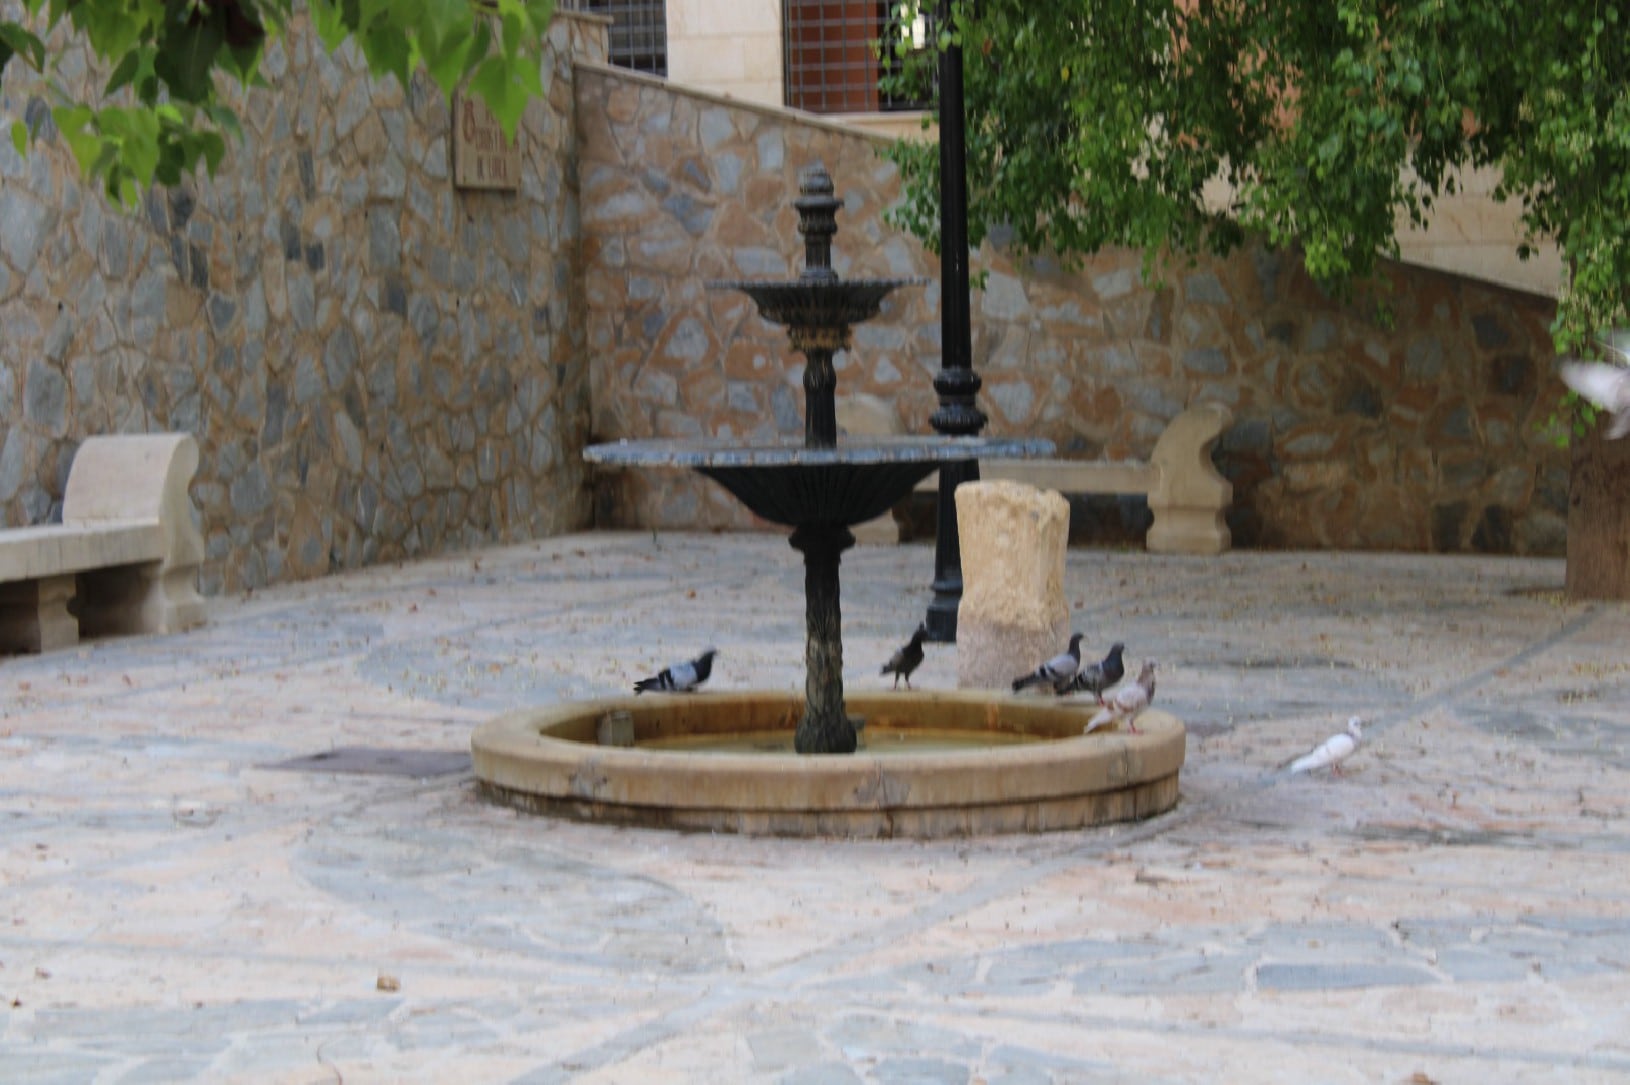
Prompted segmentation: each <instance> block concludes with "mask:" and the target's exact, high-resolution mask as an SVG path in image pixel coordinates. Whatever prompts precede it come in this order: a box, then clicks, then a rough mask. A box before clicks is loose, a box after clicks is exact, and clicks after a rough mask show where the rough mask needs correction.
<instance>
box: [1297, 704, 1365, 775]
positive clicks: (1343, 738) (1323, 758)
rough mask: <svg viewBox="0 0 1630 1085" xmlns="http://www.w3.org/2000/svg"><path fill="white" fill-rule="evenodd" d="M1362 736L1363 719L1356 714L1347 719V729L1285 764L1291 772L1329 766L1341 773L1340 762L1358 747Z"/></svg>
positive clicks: (1335, 771) (1330, 768) (1333, 770)
mask: <svg viewBox="0 0 1630 1085" xmlns="http://www.w3.org/2000/svg"><path fill="white" fill-rule="evenodd" d="M1363 737H1364V721H1363V720H1361V719H1359V718H1358V717H1357V716H1350V717H1348V719H1347V730H1346V731H1342V732H1338V733H1336V734H1333V735H1331V736H1330V737H1329V738H1327V739H1325V740H1324V741H1323V742H1321V743H1319V744H1318V745H1317V746H1315V747H1313V748H1312V749H1311V750H1309V751H1308V752H1307V753H1304V754H1303V755H1302V756H1301V757H1298V758H1296V759H1295V760H1294V761H1292V762H1290V764H1289V765H1287V766H1285V768H1286V770H1287V771H1289V772H1292V773H1296V772H1312V771H1313V770H1314V769H1322V768H1329V770H1330V771H1331V772H1332V773H1333V774H1335V775H1337V776H1340V775H1341V763H1342V762H1343V761H1345V760H1347V758H1349V757H1351V756H1352V753H1353V751H1354V750H1356V749H1358V743H1359V740H1360V739H1362V738H1363Z"/></svg>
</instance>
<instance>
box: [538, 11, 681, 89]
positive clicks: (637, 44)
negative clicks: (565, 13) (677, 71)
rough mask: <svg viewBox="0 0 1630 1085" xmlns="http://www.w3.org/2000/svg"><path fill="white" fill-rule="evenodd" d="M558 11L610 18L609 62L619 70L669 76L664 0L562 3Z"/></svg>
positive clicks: (666, 15)
mask: <svg viewBox="0 0 1630 1085" xmlns="http://www.w3.org/2000/svg"><path fill="white" fill-rule="evenodd" d="M561 7H563V8H567V9H569V10H571V11H590V12H593V13H594V14H596V15H609V16H610V17H611V35H610V46H611V55H610V57H609V58H608V59H610V61H611V62H612V63H613V64H615V65H617V66H618V67H620V68H631V69H633V70H634V71H636V72H649V73H650V74H652V75H662V76H666V75H667V74H668V14H667V8H666V4H665V0H563V3H562V4H561Z"/></svg>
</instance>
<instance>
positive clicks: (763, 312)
mask: <svg viewBox="0 0 1630 1085" xmlns="http://www.w3.org/2000/svg"><path fill="white" fill-rule="evenodd" d="M928 282H930V280H928V279H923V278H916V279H839V278H837V277H836V276H832V277H831V278H827V277H824V276H821V275H819V274H810V273H805V275H804V276H803V277H802V278H799V279H729V280H719V281H714V282H710V283H708V284H707V285H708V288H709V289H710V290H739V291H741V292H742V293H744V294H746V295H747V296H748V297H750V298H752V299H753V301H754V302H755V303H756V304H757V305H758V312H759V315H760V316H762V317H763V318H764V319H765V320H768V321H770V322H771V323H772V324H785V325H787V326H788V327H792V328H842V327H849V326H850V325H854V324H859V323H861V322H862V321H866V320H870V319H871V318H872V317H874V316H876V315H877V314H878V311H879V310H880V309H881V308H882V306H883V299H884V298H885V297H887V296H888V294H889V292H890V291H891V290H893V289H895V288H896V287H900V286H923V285H926V284H927V283H928Z"/></svg>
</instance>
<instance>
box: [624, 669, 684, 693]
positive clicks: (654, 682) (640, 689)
mask: <svg viewBox="0 0 1630 1085" xmlns="http://www.w3.org/2000/svg"><path fill="white" fill-rule="evenodd" d="M673 688H674V679H673V675H671V674H669V673H668V672H667V671H663V672H662V673H661V674H659V675H656V676H654V677H651V678H641V679H640V680H639V681H638V682H635V683H634V692H635V693H660V692H662V691H663V690H665V689H673Z"/></svg>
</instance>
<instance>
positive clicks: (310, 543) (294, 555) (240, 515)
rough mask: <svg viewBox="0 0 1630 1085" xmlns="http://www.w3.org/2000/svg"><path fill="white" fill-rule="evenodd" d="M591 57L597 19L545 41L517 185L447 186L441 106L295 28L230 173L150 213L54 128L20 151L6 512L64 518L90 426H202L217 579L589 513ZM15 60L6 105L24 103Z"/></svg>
mask: <svg viewBox="0 0 1630 1085" xmlns="http://www.w3.org/2000/svg"><path fill="white" fill-rule="evenodd" d="M573 56H586V57H588V58H590V59H594V60H603V59H604V56H605V41H604V23H603V20H597V19H593V18H582V17H570V16H563V17H561V18H558V19H557V20H556V23H555V25H554V27H553V28H552V30H551V35H550V47H549V49H548V51H547V54H546V55H545V56H544V57H543V58H542V61H541V62H542V64H543V66H544V69H545V70H544V82H545V85H546V86H547V87H548V88H549V94H548V100H547V101H546V102H543V103H535V104H534V105H533V106H532V107H531V108H530V109H529V110H528V112H527V115H526V118H525V120H524V122H523V134H522V137H521V138H522V141H523V142H522V147H523V169H522V174H523V183H522V187H521V189H520V191H519V192H501V193H491V192H476V191H466V190H455V189H454V188H453V186H452V183H451V173H450V169H449V162H450V148H449V121H448V119H449V110H448V107H447V104H446V103H445V101H444V100H443V99H442V98H441V97H440V95H439V93H438V92H436V91H435V90H434V88H433V87H432V86H431V85H430V84H429V83H427V82H425V83H421V82H418V81H415V83H414V85H412V86H411V87H408V88H406V89H405V90H404V89H403V88H401V87H399V86H398V85H397V84H396V83H395V82H394V81H388V80H387V81H385V82H382V83H374V82H372V81H371V80H370V79H369V78H368V76H367V74H366V71H365V69H364V67H363V65H362V63H361V61H360V59H359V58H358V57H357V56H355V55H354V54H353V53H349V52H342V54H341V55H339V56H338V57H330V56H328V55H327V54H325V53H324V52H323V51H322V49H321V48H320V47H318V46H317V44H316V40H315V37H314V36H313V35H312V34H311V33H310V32H309V30H307V29H305V28H304V27H302V26H298V25H297V26H296V27H294V28H293V29H292V30H291V32H290V33H289V34H288V35H287V36H286V37H285V38H284V39H283V40H282V41H281V42H280V43H278V44H276V45H274V46H273V47H272V48H271V49H270V50H269V51H268V53H267V56H266V59H265V63H264V65H263V71H264V73H265V75H266V76H267V78H268V82H269V87H267V88H266V89H260V90H255V91H253V92H250V93H248V94H247V95H246V96H245V97H244V99H243V100H242V101H241V103H240V112H241V116H242V119H243V121H244V131H245V139H244V141H243V143H242V144H241V145H237V146H235V147H233V148H232V149H231V150H230V151H229V153H228V157H227V160H226V161H225V163H224V164H223V166H222V169H221V171H220V172H219V174H218V175H217V176H215V177H214V178H213V179H209V178H199V179H197V180H192V181H188V182H187V183H185V184H184V185H183V186H181V188H179V189H177V190H175V191H173V192H170V193H165V192H161V191H155V192H151V193H149V194H148V195H147V196H146V198H145V200H144V201H143V202H142V205H141V206H140V207H139V208H138V209H136V210H135V211H134V212H125V211H121V210H119V209H117V208H114V207H110V206H109V205H108V204H107V203H106V202H105V201H104V200H103V199H102V197H101V196H100V194H99V192H97V191H95V190H93V189H91V188H88V187H87V186H86V185H85V184H84V183H83V182H81V180H80V179H79V176H78V173H77V170H76V169H75V168H74V166H73V163H72V160H71V158H70V157H69V155H68V153H67V151H66V149H65V147H64V146H63V144H62V141H61V140H60V139H59V138H57V137H56V135H55V133H53V132H50V131H49V130H48V131H47V132H46V134H45V136H44V138H43V139H42V140H40V141H39V142H38V143H36V144H35V146H34V147H33V149H32V150H31V151H30V153H29V155H28V157H27V158H26V159H19V158H18V157H17V156H16V154H15V153H14V152H13V151H12V149H11V147H10V143H9V141H7V142H6V143H5V146H4V148H3V149H0V185H3V187H0V321H3V323H4V327H5V336H4V340H3V347H0V357H3V362H4V365H3V367H0V419H3V420H4V421H5V426H6V430H5V436H4V439H3V444H0V522H3V523H4V524H6V525H18V524H27V523H36V522H41V521H45V520H47V519H51V518H53V517H54V516H56V515H57V514H58V513H59V509H60V501H61V495H62V491H63V483H64V481H65V479H66V475H67V471H68V468H69V464H70V462H71V460H72V457H73V453H74V450H75V448H76V447H77V446H78V443H79V441H80V440H81V439H82V438H84V437H86V436H88V435H91V434H96V433H108V432H124V431H145V430H184V431H187V432H191V433H193V434H195V435H196V436H197V437H198V440H199V444H200V446H201V449H202V454H203V455H202V459H203V462H202V466H201V468H200V471H199V476H198V478H197V480H196V481H195V483H194V485H193V491H192V492H193V496H194V498H195V500H196V502H197V504H198V506H199V508H200V509H201V512H202V527H203V531H204V534H205V537H206V539H207V540H208V544H207V545H208V556H207V561H206V564H205V568H204V573H203V586H204V588H205V590H208V591H219V590H236V589H241V588H247V587H253V586H256V585H259V584H264V583H268V582H271V581H277V580H284V579H291V578H297V577H306V576H313V575H318V574H321V573H324V572H327V571H330V570H333V569H338V568H346V567H352V566H356V565H359V564H362V563H367V562H372V561H378V560H388V559H395V558H402V557H407V556H410V555H414V554H420V553H429V552H434V551H438V550H443V549H447V548H454V547H463V546H470V545H476V544H479V543H484V542H489V541H500V540H510V539H517V538H526V537H531V536H535V535H539V534H548V533H554V532H561V531H566V530H572V529H576V528H579V527H582V526H584V525H585V524H587V522H588V520H589V515H590V508H589V504H588V498H587V489H586V486H585V475H584V468H583V466H582V461H581V456H580V450H581V447H582V445H583V442H584V436H585V433H586V429H587V424H588V372H587V364H586V360H585V356H584V347H583V326H582V323H581V318H580V314H581V312H582V296H581V287H582V272H581V267H580V266H579V264H578V262H577V260H578V257H579V253H580V245H579V206H578V193H577V191H576V166H575V161H574V157H573V156H574V151H575V147H576V144H577V136H576V133H575V130H574V123H575V113H574V93H573V88H572V85H571V80H572V74H573V68H572V65H571V63H570V58H571V57H573ZM63 65H64V67H63V72H64V74H65V76H66V77H67V78H69V79H70V80H72V79H81V80H84V81H85V84H86V85H96V84H97V82H98V80H97V79H96V77H95V76H94V74H93V73H87V72H86V64H85V60H84V57H83V56H81V55H77V54H75V53H74V52H69V53H67V54H65V55H64V58H63ZM20 67H21V66H20V65H11V66H10V67H8V69H7V75H6V79H5V83H4V85H3V87H0V96H3V104H4V108H5V111H6V112H7V113H8V114H10V115H12V116H21V115H23V113H24V112H25V110H26V111H29V113H30V115H31V116H32V115H33V114H34V113H35V112H37V111H39V110H40V109H41V103H40V101H39V99H40V96H41V94H42V91H41V88H40V87H39V86H38V85H37V84H30V83H29V82H27V81H26V80H25V79H24V78H23V75H24V74H26V73H21V72H19V71H18V69H19V68H20Z"/></svg>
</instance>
